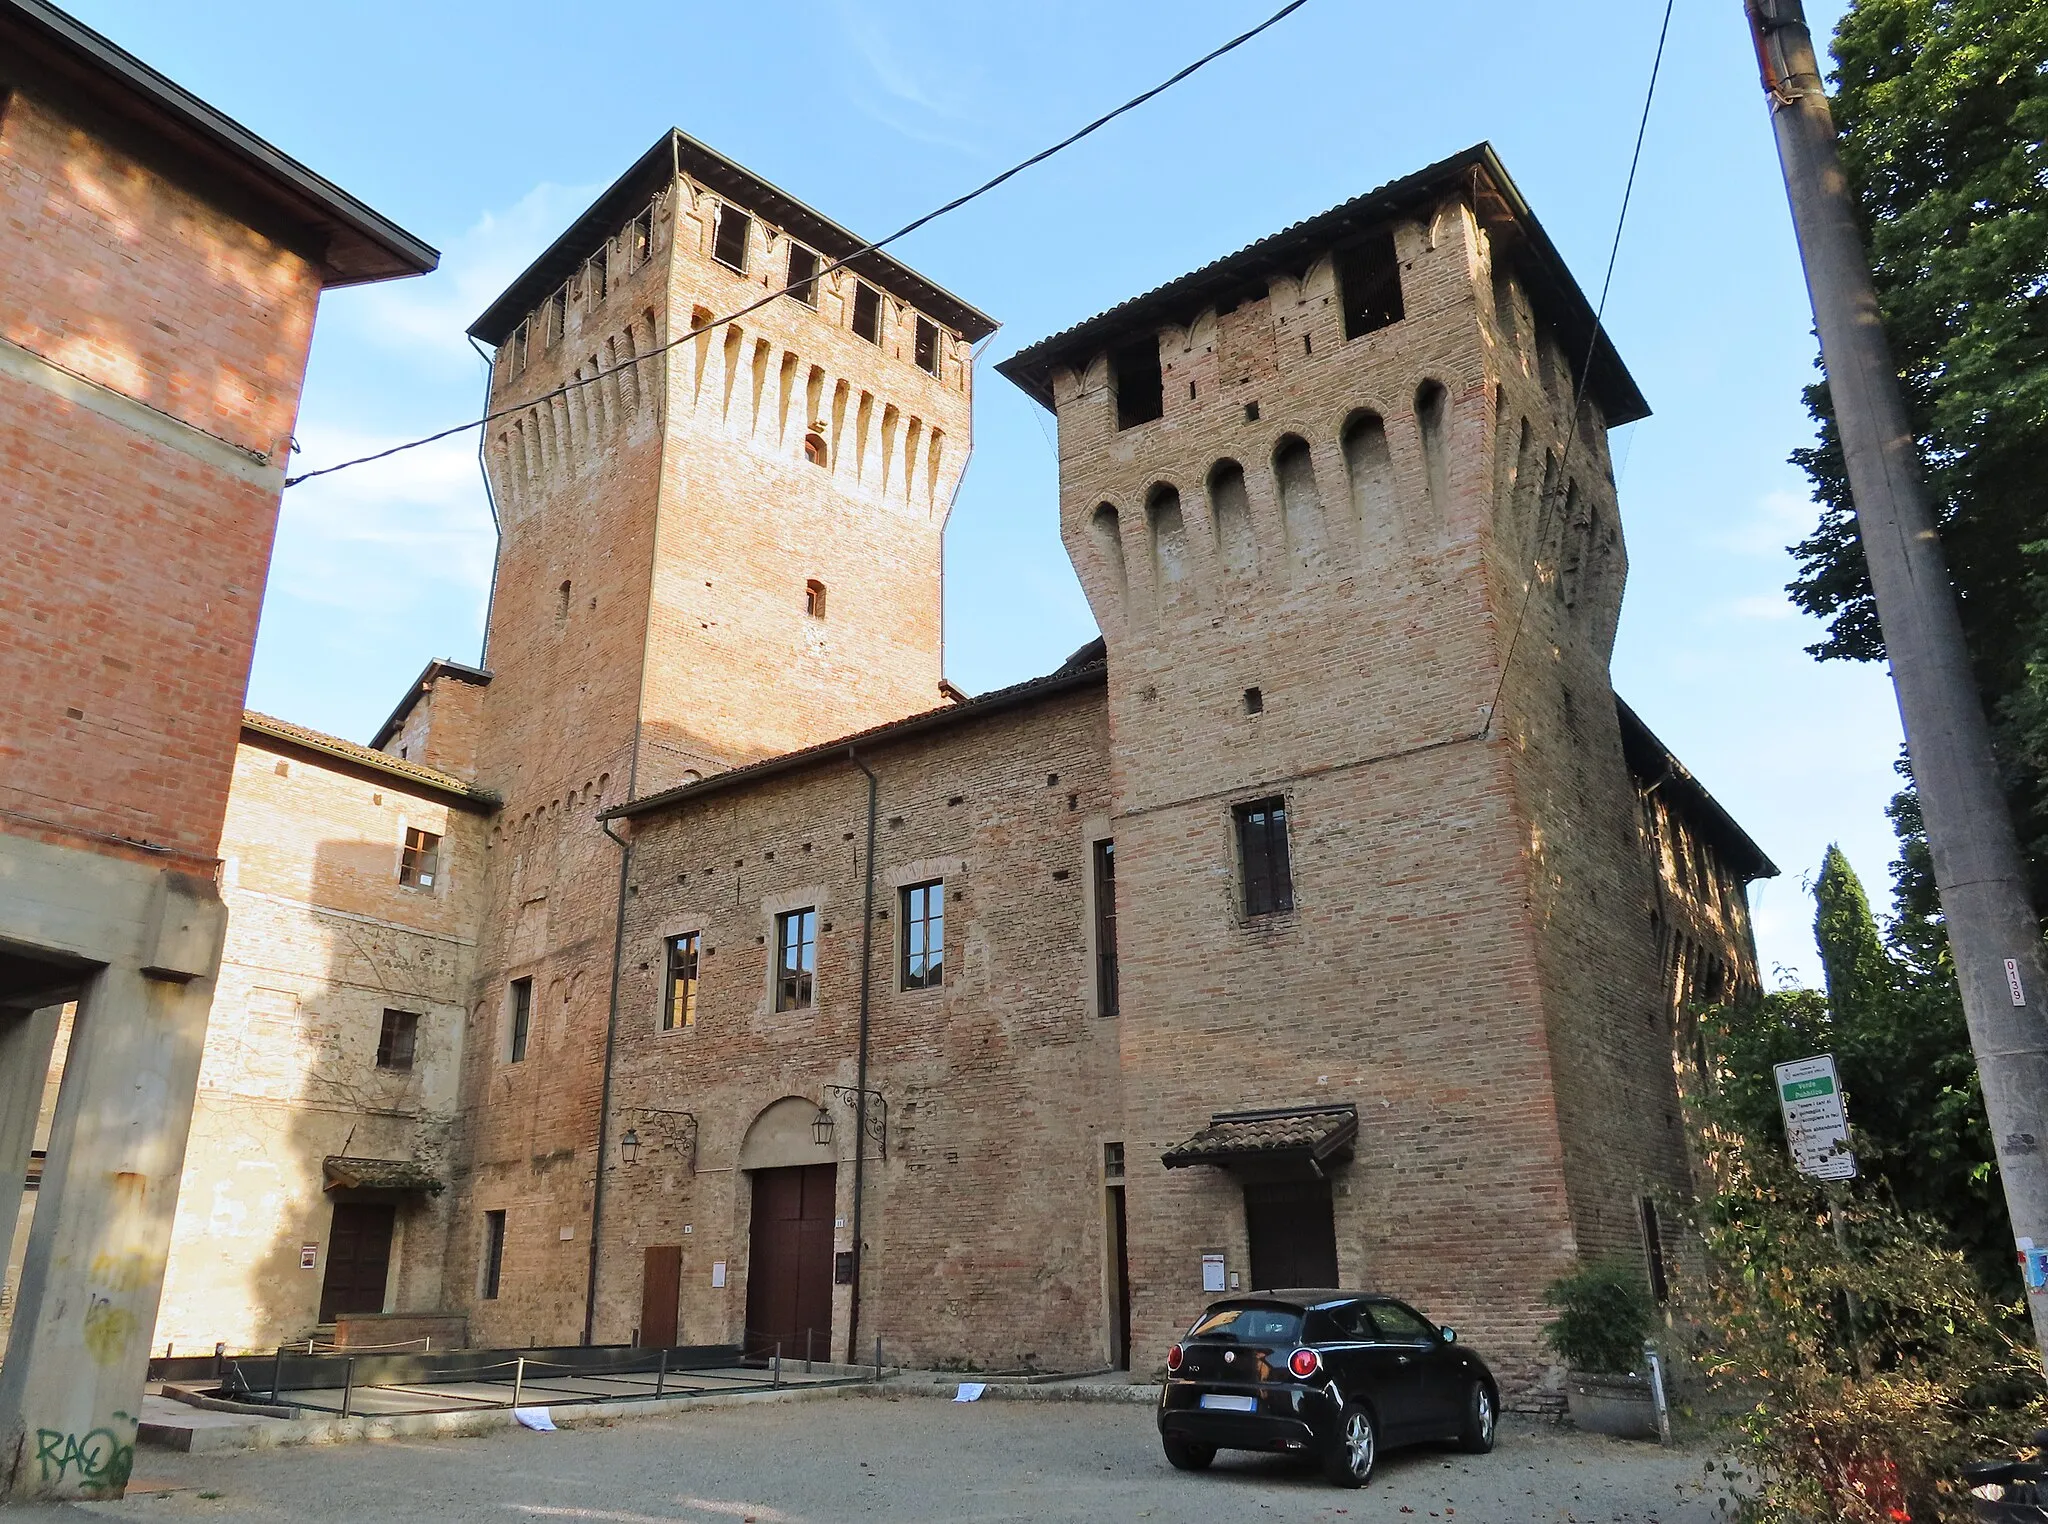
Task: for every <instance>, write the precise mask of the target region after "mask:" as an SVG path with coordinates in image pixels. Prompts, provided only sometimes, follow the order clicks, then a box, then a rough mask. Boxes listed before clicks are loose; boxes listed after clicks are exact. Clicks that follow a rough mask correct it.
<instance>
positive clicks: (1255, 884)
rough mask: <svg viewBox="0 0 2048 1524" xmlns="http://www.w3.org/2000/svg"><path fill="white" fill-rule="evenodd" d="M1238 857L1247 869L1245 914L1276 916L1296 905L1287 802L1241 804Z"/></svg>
mask: <svg viewBox="0 0 2048 1524" xmlns="http://www.w3.org/2000/svg"><path fill="white" fill-rule="evenodd" d="M1232 813H1233V814H1235V815H1236V817H1237V857H1238V862H1239V864H1240V866H1241V867H1242V868H1243V870H1244V913H1245V914H1246V915H1276V914H1278V913H1279V912H1281V911H1283V910H1292V909H1293V908H1294V868H1293V865H1292V864H1291V863H1290V862H1289V861H1288V857H1287V801H1286V800H1285V799H1259V800H1254V801H1253V802H1252V803H1250V804H1240V805H1239V806H1238V807H1237V808H1236V810H1234V811H1233V812H1232Z"/></svg>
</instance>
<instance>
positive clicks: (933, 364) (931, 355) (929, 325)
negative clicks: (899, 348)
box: [916, 317, 939, 376]
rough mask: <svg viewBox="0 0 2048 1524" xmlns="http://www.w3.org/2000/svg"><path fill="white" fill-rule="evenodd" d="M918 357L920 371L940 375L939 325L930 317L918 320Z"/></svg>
mask: <svg viewBox="0 0 2048 1524" xmlns="http://www.w3.org/2000/svg"><path fill="white" fill-rule="evenodd" d="M916 355H917V368H918V369H919V370H922V371H928V372H930V373H931V374H932V375H934V376H936V375H937V374H938V373H939V325H938V324H937V323H934V322H933V321H932V320H931V319H930V318H928V317H920V318H919V319H918V320H917V348H916Z"/></svg>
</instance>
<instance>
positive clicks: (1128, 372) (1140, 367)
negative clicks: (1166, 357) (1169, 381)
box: [1109, 333, 1166, 429]
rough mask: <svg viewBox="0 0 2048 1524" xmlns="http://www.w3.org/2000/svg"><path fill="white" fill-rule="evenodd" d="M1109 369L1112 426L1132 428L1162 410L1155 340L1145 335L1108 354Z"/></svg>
mask: <svg viewBox="0 0 2048 1524" xmlns="http://www.w3.org/2000/svg"><path fill="white" fill-rule="evenodd" d="M1109 369H1110V374H1111V377H1112V378H1113V380H1114V382H1115V386H1116V426H1117V427H1118V428H1120V429H1132V428H1136V427H1137V426H1138V425H1139V424H1141V423H1150V422H1151V421H1152V420H1153V419H1155V418H1157V417H1158V416H1159V415H1160V414H1161V413H1163V412H1165V411H1166V387H1165V382H1164V381H1163V380H1162V379H1161V378H1160V374H1159V340H1158V338H1157V336H1155V335H1153V334H1149V333H1148V334H1146V335H1145V337H1144V338H1142V339H1140V340H1138V341H1137V342H1135V343H1131V344H1126V345H1124V346H1123V347H1122V348H1121V349H1116V350H1113V351H1111V353H1110V357H1109Z"/></svg>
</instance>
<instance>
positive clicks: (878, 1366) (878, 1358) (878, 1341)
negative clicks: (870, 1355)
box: [875, 1334, 882, 1381]
mask: <svg viewBox="0 0 2048 1524" xmlns="http://www.w3.org/2000/svg"><path fill="white" fill-rule="evenodd" d="M875 1379H876V1380H877V1381H880V1380H881V1379H882V1336H881V1335H880V1334H876V1335H875Z"/></svg>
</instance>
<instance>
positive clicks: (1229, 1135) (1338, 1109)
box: [1160, 1104, 1358, 1180]
mask: <svg viewBox="0 0 2048 1524" xmlns="http://www.w3.org/2000/svg"><path fill="white" fill-rule="evenodd" d="M1357 1139H1358V1108H1357V1107H1356V1106H1352V1105H1348V1104H1347V1105H1342V1106H1294V1107H1285V1108H1282V1109H1279V1110H1273V1111H1222V1112H1218V1113H1216V1115H1214V1116H1212V1117H1210V1118H1209V1125H1208V1126H1207V1127H1204V1128H1203V1129H1202V1130H1201V1131H1200V1132H1198V1133H1196V1134H1195V1135H1194V1136H1193V1137H1192V1138H1189V1139H1188V1140H1187V1142H1185V1143H1182V1144H1181V1145H1179V1146H1178V1147H1177V1148H1169V1149H1168V1150H1167V1151H1166V1152H1165V1153H1164V1154H1162V1155H1160V1162H1161V1163H1162V1164H1164V1165H1165V1166H1166V1167H1167V1168H1168V1169H1186V1168H1189V1167H1190V1166H1192V1165H1196V1164H1213V1165H1218V1166H1220V1167H1222V1168H1224V1169H1229V1170H1232V1171H1234V1172H1236V1173H1238V1174H1242V1175H1247V1176H1251V1175H1256V1176H1257V1177H1258V1178H1260V1179H1265V1180H1278V1179H1298V1180H1320V1179H1322V1178H1324V1177H1325V1176H1326V1175H1327V1174H1328V1173H1329V1171H1330V1170H1331V1169H1333V1168H1335V1167H1336V1166H1337V1165H1340V1164H1344V1163H1346V1162H1348V1161H1349V1160H1350V1158H1351V1151H1352V1147H1353V1145H1354V1144H1355V1143H1356V1142H1357Z"/></svg>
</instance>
